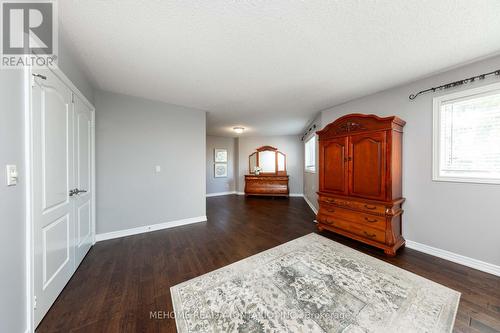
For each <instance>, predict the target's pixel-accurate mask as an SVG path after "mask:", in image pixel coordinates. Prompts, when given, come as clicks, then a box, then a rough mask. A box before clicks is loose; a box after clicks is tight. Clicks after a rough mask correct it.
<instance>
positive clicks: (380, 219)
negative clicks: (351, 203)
mask: <svg viewBox="0 0 500 333" xmlns="http://www.w3.org/2000/svg"><path fill="white" fill-rule="evenodd" d="M320 210H321V212H322V213H323V214H325V215H330V216H332V217H334V218H338V219H341V220H345V221H348V222H354V223H359V224H362V225H363V226H366V227H369V228H376V229H380V230H385V224H386V221H385V217H384V216H379V215H372V214H366V213H362V212H357V211H353V210H349V209H344V208H339V207H337V206H334V205H329V204H321V205H320Z"/></svg>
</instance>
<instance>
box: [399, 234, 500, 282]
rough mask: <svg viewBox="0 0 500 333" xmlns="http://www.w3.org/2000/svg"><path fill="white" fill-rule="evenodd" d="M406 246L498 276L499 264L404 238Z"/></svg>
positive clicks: (499, 273)
mask: <svg viewBox="0 0 500 333" xmlns="http://www.w3.org/2000/svg"><path fill="white" fill-rule="evenodd" d="M406 246H407V247H408V248H410V249H413V250H417V251H420V252H423V253H427V254H430V255H432V256H435V257H439V258H442V259H446V260H448V261H452V262H455V263H457V264H460V265H464V266H467V267H471V268H474V269H477V270H480V271H483V272H486V273H490V274H493V275H496V276H500V266H497V265H493V264H490V263H487V262H484V261H481V260H477V259H473V258H469V257H466V256H463V255H461V254H456V253H453V252H450V251H446V250H442V249H438V248H436V247H432V246H429V245H425V244H421V243H417V242H414V241H411V240H406Z"/></svg>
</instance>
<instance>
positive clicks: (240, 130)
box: [233, 127, 245, 134]
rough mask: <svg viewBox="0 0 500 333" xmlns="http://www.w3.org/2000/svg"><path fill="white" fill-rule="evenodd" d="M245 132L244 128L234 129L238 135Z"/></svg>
mask: <svg viewBox="0 0 500 333" xmlns="http://www.w3.org/2000/svg"><path fill="white" fill-rule="evenodd" d="M244 130H245V128H244V127H233V131H235V132H236V134H241V133H243V131H244Z"/></svg>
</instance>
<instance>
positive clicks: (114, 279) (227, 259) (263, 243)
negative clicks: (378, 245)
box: [37, 195, 500, 333]
mask: <svg viewBox="0 0 500 333" xmlns="http://www.w3.org/2000/svg"><path fill="white" fill-rule="evenodd" d="M207 216H208V222H206V223H197V224H193V225H187V226H182V227H177V228H172V229H167V230H161V231H156V232H151V233H147V234H141V235H135V236H130V237H125V238H120V239H114V240H109V241H105V242H101V243H97V244H96V245H95V246H94V247H93V248H92V249H91V250H90V252H89V253H88V254H87V256H86V257H85V259H84V261H83V262H82V264H81V265H80V267H79V269H78V270H77V272H76V273H75V275H74V276H73V278H72V279H71V280H70V282H69V283H68V285H67V286H66V288H65V289H64V290H63V292H62V293H61V295H60V296H59V297H58V299H57V300H56V302H55V303H54V305H53V306H52V308H51V309H50V311H49V312H48V314H47V315H46V317H45V319H44V320H43V321H42V323H41V324H40V326H39V327H38V329H37V332H40V333H44V332H78V333H80V332H175V331H176V328H175V321H174V320H173V319H172V318H169V317H171V315H169V314H171V312H172V310H173V309H172V301H171V298H170V287H171V286H174V285H176V284H178V283H181V282H183V281H186V280H188V279H190V278H193V277H196V276H199V275H202V274H205V273H208V272H210V271H213V270H215V269H218V268H220V267H224V266H226V265H228V264H230V263H233V262H236V261H238V260H241V259H244V258H246V257H249V256H251V255H254V254H257V253H259V252H261V251H264V250H267V249H269V248H271V247H274V246H278V245H280V244H283V243H285V242H288V241H291V240H293V239H295V238H298V237H301V236H304V235H306V234H308V233H310V232H315V231H316V229H315V225H314V224H313V222H312V221H313V220H314V214H313V213H312V212H311V210H310V208H309V206H308V205H307V204H306V202H305V201H304V200H303V199H302V198H290V199H282V198H281V199H270V198H245V197H242V196H236V195H231V196H223V197H213V198H208V199H207ZM321 235H323V236H325V237H328V238H330V239H332V240H335V241H337V242H339V243H342V244H344V245H347V246H349V247H352V248H354V249H356V250H359V251H362V252H364V253H366V254H368V255H371V256H373V257H376V258H378V259H381V260H383V261H386V262H388V263H390V264H393V265H395V266H398V267H401V268H403V269H406V270H408V271H410V272H413V273H415V274H418V275H420V276H423V277H425V278H428V279H430V280H433V281H436V282H438V283H441V284H443V285H445V286H447V287H449V288H452V289H455V290H458V291H460V292H461V293H462V298H461V302H460V305H459V309H458V314H457V318H456V322H455V328H454V331H455V332H464V333H466V332H467V333H477V332H483V333H485V332H495V330H498V329H499V327H500V326H499V324H500V319H499V318H500V278H499V277H496V276H493V275H491V274H487V273H484V272H480V271H477V270H474V269H471V268H468V267H465V266H461V265H458V264H454V263H451V262H448V261H446V260H443V259H440V258H436V257H433V256H430V255H426V254H423V253H421V252H418V251H415V250H412V249H407V248H403V249H402V250H401V251H400V252H399V254H398V256H396V257H394V258H389V257H386V256H385V255H384V254H383V252H382V251H380V250H377V249H374V248H372V247H370V246H367V245H364V244H361V243H358V242H355V241H352V240H350V239H347V238H344V237H342V236H338V235H335V234H333V233H329V232H322V233H321ZM154 313H157V314H158V313H160V314H161V315H162V316H163V315H164V316H165V318H158V317H156V318H151V316H152V314H154Z"/></svg>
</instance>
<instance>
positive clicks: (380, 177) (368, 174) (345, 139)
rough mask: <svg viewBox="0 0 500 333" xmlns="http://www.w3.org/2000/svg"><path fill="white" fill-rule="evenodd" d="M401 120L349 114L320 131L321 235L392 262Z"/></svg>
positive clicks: (397, 229) (398, 239)
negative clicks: (366, 247) (374, 250)
mask: <svg viewBox="0 0 500 333" xmlns="http://www.w3.org/2000/svg"><path fill="white" fill-rule="evenodd" d="M404 125H405V122H404V121H403V120H401V119H399V118H397V117H387V118H379V117H377V116H375V115H362V114H350V115H347V116H344V117H342V118H339V119H337V120H336V121H334V122H333V123H331V124H329V125H327V126H326V127H325V128H324V129H323V130H321V131H318V132H317V134H318V139H319V168H318V170H319V192H318V201H319V211H318V215H317V218H316V219H317V221H318V229H319V230H320V231H321V230H324V229H326V230H330V231H333V232H336V233H339V234H342V235H344V236H347V237H350V238H353V239H356V240H358V241H361V242H364V243H367V244H370V245H373V246H376V247H378V248H381V249H383V250H384V252H385V253H386V254H387V255H390V256H394V255H395V254H396V250H397V249H398V248H400V247H401V246H402V245H404V244H405V240H404V238H403V236H402V235H401V231H402V229H401V222H402V221H401V216H402V214H403V210H402V208H401V205H402V203H403V202H404V198H402V179H401V162H402V160H401V159H402V136H403V127H404Z"/></svg>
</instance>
